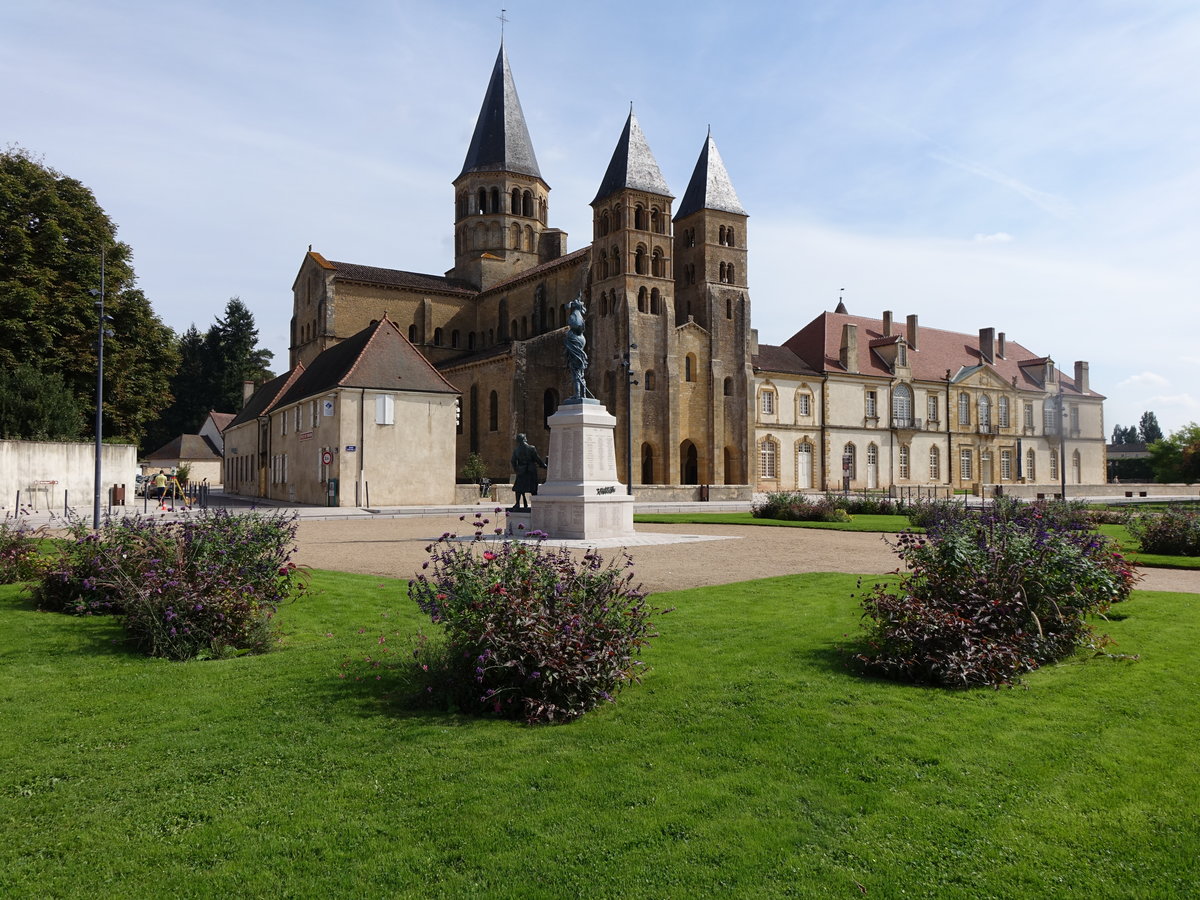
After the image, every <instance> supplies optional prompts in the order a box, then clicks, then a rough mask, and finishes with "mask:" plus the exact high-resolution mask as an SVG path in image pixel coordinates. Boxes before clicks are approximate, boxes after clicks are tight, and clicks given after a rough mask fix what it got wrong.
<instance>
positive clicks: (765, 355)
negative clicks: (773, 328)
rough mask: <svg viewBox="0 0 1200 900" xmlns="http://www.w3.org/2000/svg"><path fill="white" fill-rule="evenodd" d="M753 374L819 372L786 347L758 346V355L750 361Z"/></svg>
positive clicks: (813, 373)
mask: <svg viewBox="0 0 1200 900" xmlns="http://www.w3.org/2000/svg"><path fill="white" fill-rule="evenodd" d="M751 363H752V365H753V366H754V371H755V372H779V373H781V374H787V375H815V376H818V377H819V376H820V374H821V373H820V372H818V371H817V370H816V369H814V368H813V367H812V366H810V365H809V364H808V363H806V362H805V361H804V360H802V359H801V358H800V357H798V356H797V355H796V354H795V353H793V352H792V351H791V350H789V349H788V348H787V347H776V346H774V345H772V344H759V345H758V353H756V354H755V355H754V356H753V358H752V360H751Z"/></svg>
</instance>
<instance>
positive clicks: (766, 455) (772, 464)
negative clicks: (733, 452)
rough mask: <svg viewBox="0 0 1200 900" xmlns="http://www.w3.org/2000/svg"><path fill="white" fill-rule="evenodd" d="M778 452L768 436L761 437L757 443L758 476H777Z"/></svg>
mask: <svg viewBox="0 0 1200 900" xmlns="http://www.w3.org/2000/svg"><path fill="white" fill-rule="evenodd" d="M778 463H779V454H778V451H777V448H776V446H775V442H774V441H773V440H771V439H770V438H763V440H762V442H761V443H760V444H759V445H758V474H759V477H760V478H778V477H779V466H778Z"/></svg>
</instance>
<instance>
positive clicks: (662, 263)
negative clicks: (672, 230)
mask: <svg viewBox="0 0 1200 900" xmlns="http://www.w3.org/2000/svg"><path fill="white" fill-rule="evenodd" d="M650 274H651V275H654V276H656V277H658V278H662V277H664V276H665V275H666V274H667V259H666V257H665V256H663V252H662V248H661V247H655V248H654V257H653V258H652V259H651V260H650Z"/></svg>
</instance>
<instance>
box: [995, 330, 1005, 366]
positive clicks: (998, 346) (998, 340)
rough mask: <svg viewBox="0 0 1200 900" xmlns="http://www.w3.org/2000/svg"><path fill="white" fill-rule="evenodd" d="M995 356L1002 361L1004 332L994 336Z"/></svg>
mask: <svg viewBox="0 0 1200 900" xmlns="http://www.w3.org/2000/svg"><path fill="white" fill-rule="evenodd" d="M996 355H997V356H998V357H1000V358H1001V359H1004V332H1003V331H1002V332H1000V334H998V335H997V336H996Z"/></svg>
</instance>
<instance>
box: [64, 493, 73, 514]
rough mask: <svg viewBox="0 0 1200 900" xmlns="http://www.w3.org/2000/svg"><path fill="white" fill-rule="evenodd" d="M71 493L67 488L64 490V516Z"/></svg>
mask: <svg viewBox="0 0 1200 900" xmlns="http://www.w3.org/2000/svg"><path fill="white" fill-rule="evenodd" d="M70 494H71V492H70V491H68V490H65V489H64V490H63V515H64V516H66V515H67V497H69V496H70Z"/></svg>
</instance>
